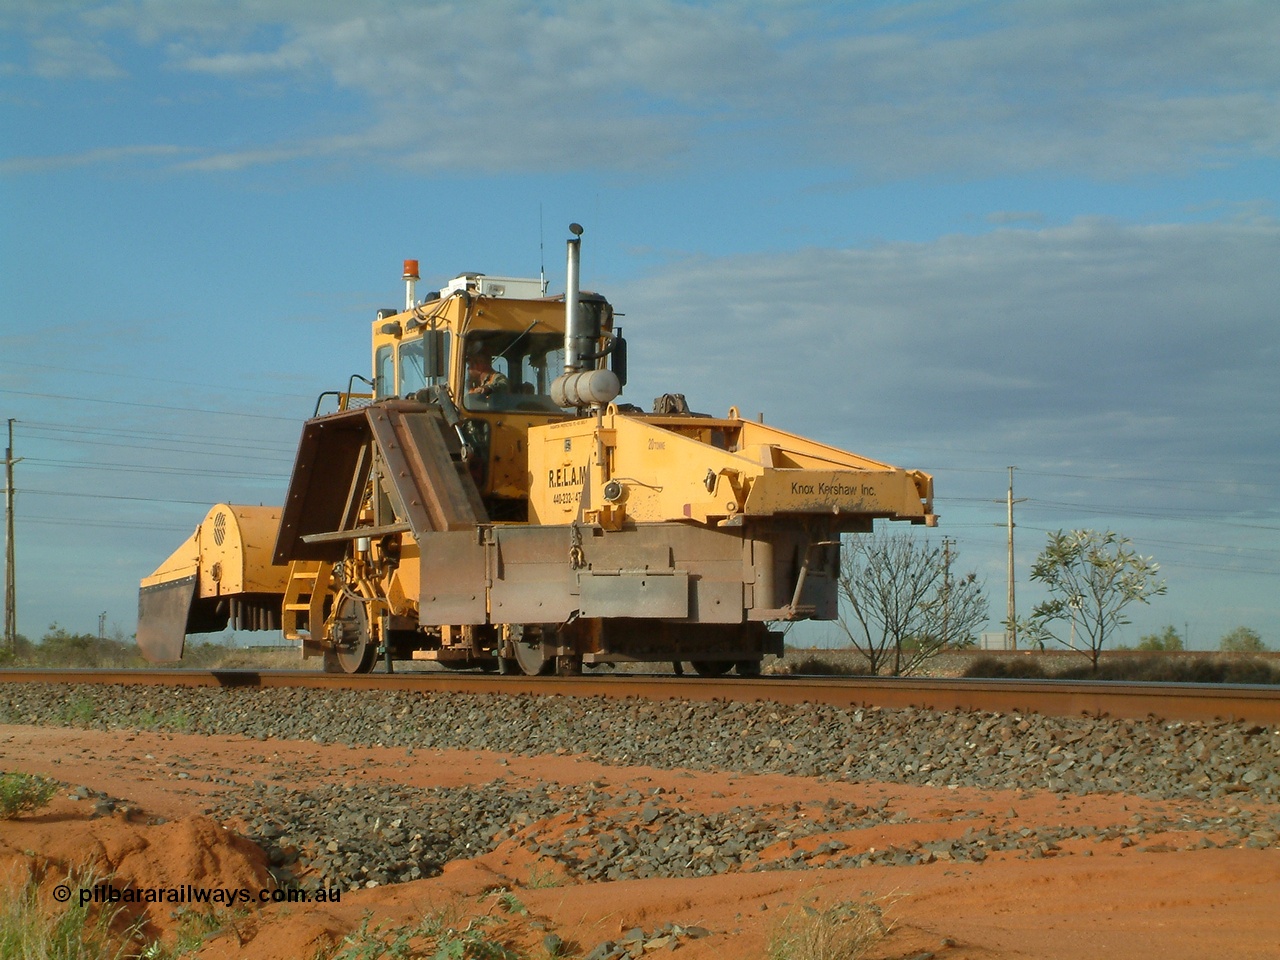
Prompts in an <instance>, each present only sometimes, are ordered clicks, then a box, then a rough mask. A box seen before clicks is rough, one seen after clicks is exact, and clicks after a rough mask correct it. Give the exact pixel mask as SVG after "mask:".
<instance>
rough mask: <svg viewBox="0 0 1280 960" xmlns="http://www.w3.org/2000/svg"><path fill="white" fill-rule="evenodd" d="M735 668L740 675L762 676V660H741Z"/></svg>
mask: <svg viewBox="0 0 1280 960" xmlns="http://www.w3.org/2000/svg"><path fill="white" fill-rule="evenodd" d="M733 669H734V671H735V672H737V674H738V676H740V677H758V676H760V661H759V660H739V661H738V662H737V663H735V664H734V665H733Z"/></svg>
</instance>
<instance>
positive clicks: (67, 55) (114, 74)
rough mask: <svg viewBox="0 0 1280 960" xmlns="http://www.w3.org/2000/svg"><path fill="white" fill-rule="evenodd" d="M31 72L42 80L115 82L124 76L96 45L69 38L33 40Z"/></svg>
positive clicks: (90, 41) (98, 44)
mask: <svg viewBox="0 0 1280 960" xmlns="http://www.w3.org/2000/svg"><path fill="white" fill-rule="evenodd" d="M31 72H32V73H34V74H35V75H36V76H37V77H40V78H42V79H44V80H118V79H120V78H121V77H123V76H124V75H125V73H124V71H123V70H121V69H120V67H119V66H117V65H116V63H115V62H114V61H113V60H112V58H111V57H110V56H109V55H108V54H107V52H106V51H105V50H103V49H102V45H101V44H100V43H99V42H96V41H93V40H86V39H80V38H76V37H68V36H44V37H37V38H36V39H34V40H33V41H32V43H31Z"/></svg>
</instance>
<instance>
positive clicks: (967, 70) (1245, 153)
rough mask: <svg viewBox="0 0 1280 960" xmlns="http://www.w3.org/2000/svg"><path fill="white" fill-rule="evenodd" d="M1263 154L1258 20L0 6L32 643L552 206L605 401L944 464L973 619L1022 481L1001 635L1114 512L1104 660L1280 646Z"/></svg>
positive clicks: (1277, 62)
mask: <svg viewBox="0 0 1280 960" xmlns="http://www.w3.org/2000/svg"><path fill="white" fill-rule="evenodd" d="M1278 161H1280V5H1276V4H1274V3H1271V2H1256V3H1248V2H1218V3H1214V2H1199V3H1178V2H1121V3H1117V2H1114V0H1111V2H1086V0H1081V2H1071V0H1057V2H1043V0H1035V2H996V3H985V4H959V3H948V2H941V0H939V2H921V3H861V4H859V3H843V4H827V3H806V2H799V0H796V2H773V3H764V2H733V3H677V2H671V0H631V2H626V3H609V2H599V3H591V4H569V3H541V4H530V3H514V2H510V3H508V2H477V3H458V4H449V3H420V2H418V3H411V2H400V0H381V2H366V3H361V4H359V5H354V4H348V3H337V2H316V0H291V2H287V0H256V2H247V0H246V2H220V0H218V2H215V0H204V2H201V0H187V2H183V3H170V2H162V0H130V2H123V0H121V2H111V0H107V2H102V3H79V2H58V0H0V224H3V232H2V234H0V244H2V246H0V296H2V299H0V303H2V304H3V306H2V307H0V421H2V420H7V419H9V418H14V419H16V420H17V421H18V423H17V424H16V426H15V448H16V450H15V452H16V454H17V455H18V456H22V457H24V458H25V459H24V461H23V462H22V463H20V464H19V465H18V467H17V475H18V480H17V484H16V488H17V491H18V493H17V504H18V506H17V510H16V522H17V530H18V544H17V547H18V587H19V594H18V604H19V606H18V617H19V630H20V631H21V632H23V633H25V634H27V635H29V636H35V637H38V636H39V635H41V634H42V633H43V631H44V629H45V628H46V627H47V626H48V625H49V624H50V623H51V622H53V621H57V622H58V623H59V624H61V625H63V626H64V627H66V628H68V629H70V630H74V631H93V630H96V627H97V623H98V616H99V614H100V613H105V614H106V624H107V628H108V630H109V631H110V630H112V629H118V630H121V631H123V632H124V633H125V634H130V633H132V631H133V629H134V621H135V616H136V583H137V580H138V578H140V577H141V576H144V575H146V574H147V573H149V572H150V571H151V570H152V569H153V568H154V567H155V565H156V564H157V563H158V562H159V561H160V560H161V559H163V558H164V557H165V556H166V555H167V554H168V553H169V551H170V550H171V549H173V547H175V546H176V545H177V544H178V543H179V542H180V541H181V539H182V538H183V537H185V536H186V535H187V534H188V533H189V532H190V530H191V529H192V528H193V527H194V526H195V525H196V523H197V522H198V521H199V520H200V519H201V518H202V516H203V514H204V509H205V508H206V507H207V506H208V505H211V504H212V503H214V502H217V501H220V500H231V501H233V502H248V503H257V502H266V503H273V502H279V501H280V499H281V498H282V496H283V488H284V486H285V483H286V482H287V476H288V470H289V464H290V462H291V459H292V451H293V448H294V445H295V444H296V439H297V435H298V429H299V425H300V421H301V420H302V419H303V418H305V417H306V416H307V415H308V414H309V413H310V411H311V409H312V407H313V404H314V398H315V396H316V395H317V394H318V393H319V392H321V391H322V390H328V389H334V388H336V387H339V386H342V385H344V384H345V383H346V380H347V377H348V376H349V375H350V374H352V373H356V372H359V373H367V367H368V365H369V361H368V348H367V338H368V329H369V326H368V323H369V320H370V319H371V317H372V316H373V313H374V311H375V310H376V309H377V308H378V307H381V306H393V305H396V304H397V303H399V302H401V300H402V297H403V293H402V291H401V289H400V284H399V279H398V278H399V273H400V263H401V261H402V260H404V259H405V258H417V259H418V260H420V261H421V264H422V270H423V277H424V282H425V283H428V284H432V283H433V282H437V281H443V280H445V279H447V278H449V277H451V276H453V275H455V274H457V273H459V272H461V271H464V270H481V271H484V272H487V273H492V274H503V275H528V276H532V275H536V274H537V272H538V269H539V266H540V264H541V263H542V262H543V260H545V263H546V266H547V272H548V275H549V276H550V277H551V278H552V289H553V290H557V289H562V286H563V281H562V279H561V277H562V273H563V267H562V260H563V252H562V251H563V240H564V237H565V236H566V234H565V225H566V224H567V223H568V222H569V221H570V220H576V221H578V222H581V223H582V224H584V225H585V227H586V234H585V236H584V246H583V279H584V284H585V285H587V286H589V287H592V288H595V289H598V290H600V291H601V292H604V293H605V294H606V295H607V296H609V298H610V299H611V300H612V301H613V302H614V303H615V305H616V306H617V307H618V309H619V310H621V311H623V312H624V313H625V314H626V315H627V316H626V320H625V325H626V330H627V334H628V339H629V340H630V342H631V357H632V359H631V367H632V379H631V383H630V384H629V387H628V392H627V399H630V400H631V401H632V402H636V403H639V404H642V405H645V406H647V405H648V403H649V402H650V400H651V398H652V397H654V396H657V395H659V394H661V393H664V392H672V391H676V392H683V393H685V394H687V395H688V396H689V398H690V401H691V403H692V404H693V406H694V407H695V409H699V410H704V411H707V412H714V413H723V412H724V411H726V410H727V409H728V407H729V406H730V405H731V404H736V405H737V406H739V407H740V408H741V409H742V410H743V411H746V412H749V413H755V412H763V413H764V414H765V416H766V419H767V420H768V421H769V422H771V423H775V424H777V425H779V426H782V427H784V428H786V429H790V430H794V431H796V432H799V433H803V434H807V435H809V436H813V437H815V438H817V439H820V440H823V441H825V442H829V443H834V444H837V445H840V446H843V447H846V448H848V449H852V450H855V451H857V452H858V453H862V454H865V455H868V456H872V457H875V458H877V459H882V460H888V461H890V462H895V463H899V464H901V465H903V466H911V467H917V468H920V469H925V470H929V471H931V472H932V473H933V474H934V475H935V482H936V488H937V493H938V498H939V500H938V509H939V512H940V513H941V514H942V517H943V522H942V526H941V528H940V529H939V530H937V531H935V532H934V533H933V534H932V535H933V536H934V537H938V538H940V537H941V536H944V535H946V536H950V537H953V538H954V539H955V540H956V544H957V547H958V550H959V564H960V566H961V567H962V568H964V569H975V570H977V571H978V573H979V575H980V576H981V577H982V578H983V579H984V580H985V581H986V584H987V587H988V590H989V593H990V597H991V608H992V611H993V612H994V613H995V614H996V616H997V618H998V617H1000V616H1002V615H1003V610H1004V598H1005V530H1004V528H1003V522H1004V507H1003V504H1002V503H996V502H995V501H999V500H1002V499H1003V497H1004V495H1005V488H1006V485H1007V471H1006V467H1007V466H1008V465H1016V466H1017V467H1018V471H1017V473H1016V480H1015V487H1016V489H1015V494H1016V495H1017V496H1018V497H1025V498H1026V501H1025V502H1024V503H1021V504H1019V506H1018V513H1017V521H1018V529H1017V548H1018V563H1017V579H1018V585H1017V588H1018V598H1019V609H1020V611H1022V612H1024V613H1025V612H1026V611H1028V610H1029V609H1030V607H1031V605H1032V604H1033V603H1034V602H1035V601H1036V600H1037V599H1040V598H1041V595H1040V594H1039V592H1038V588H1037V586H1036V585H1035V584H1033V583H1030V582H1028V580H1027V577H1028V573H1029V570H1030V565H1031V562H1032V560H1033V559H1034V557H1035V554H1036V553H1037V552H1038V550H1039V549H1040V547H1041V546H1042V545H1043V543H1044V540H1045V535H1046V533H1047V532H1048V531H1051V530H1057V529H1060V528H1062V529H1072V528H1079V527H1092V528H1096V529H1114V530H1117V531H1118V532H1120V533H1122V534H1124V535H1126V536H1128V537H1130V538H1132V539H1133V540H1134V542H1135V545H1136V546H1137V548H1138V549H1139V551H1140V552H1141V553H1143V554H1145V555H1151V556H1154V557H1155V558H1156V559H1157V560H1158V561H1159V562H1160V563H1161V566H1162V574H1163V576H1164V577H1165V578H1166V579H1167V581H1168V594H1167V596H1165V597H1161V598H1157V599H1156V600H1155V601H1153V603H1152V604H1151V606H1150V607H1141V608H1138V609H1137V610H1135V611H1134V614H1133V616H1134V624H1133V625H1132V626H1130V627H1128V628H1126V629H1125V631H1124V634H1123V636H1122V637H1121V638H1120V639H1121V640H1122V641H1126V642H1129V643H1135V642H1136V641H1137V639H1138V638H1139V637H1140V636H1141V635H1142V634H1143V633H1148V632H1154V631H1156V630H1159V629H1160V628H1162V627H1163V626H1164V625H1165V624H1173V625H1175V626H1176V627H1177V628H1178V630H1179V632H1183V631H1184V630H1185V631H1187V632H1188V633H1189V636H1190V640H1191V644H1192V645H1193V646H1195V647H1200V648H1207V647H1211V646H1213V645H1215V644H1216V642H1217V639H1218V638H1219V637H1221V636H1222V635H1223V634H1224V633H1226V632H1227V631H1228V630H1230V629H1231V628H1233V627H1235V626H1237V625H1245V626H1250V627H1252V628H1254V629H1256V630H1258V631H1260V632H1261V633H1262V634H1263V637H1264V639H1266V640H1268V641H1269V642H1270V643H1271V645H1272V646H1273V647H1280V600H1277V594H1278V593H1280V589H1278V587H1280V547H1278V546H1277V541H1278V538H1277V531H1278V530H1280V511H1278V510H1277V508H1276V497H1277V493H1278V492H1280V483H1278V482H1277V480H1276V477H1277V475H1278V473H1280V471H1278V470H1277V468H1278V467H1280V376H1278V375H1277V363H1278V361H1280V356H1278V350H1277V348H1278V346H1280V316H1278V311H1280V308H1277V304H1280V221H1278V219H1277V218H1278V216H1280V213H1278V210H1277V198H1278V194H1280V162H1278ZM540 243H541V244H543V245H544V246H545V254H543V253H540V250H539V246H540ZM0 425H2V424H0ZM991 629H998V628H997V627H996V626H995V625H992V627H991ZM811 635H812V636H814V637H815V638H816V639H820V638H821V635H822V631H821V630H818V631H816V632H815V633H813V634H811Z"/></svg>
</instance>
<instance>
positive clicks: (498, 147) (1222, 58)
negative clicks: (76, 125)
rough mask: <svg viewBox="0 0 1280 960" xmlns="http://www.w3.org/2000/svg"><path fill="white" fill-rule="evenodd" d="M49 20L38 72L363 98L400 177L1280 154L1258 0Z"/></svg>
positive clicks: (648, 6) (363, 123)
mask: <svg viewBox="0 0 1280 960" xmlns="http://www.w3.org/2000/svg"><path fill="white" fill-rule="evenodd" d="M67 20H68V18H66V17H62V18H58V19H56V20H55V19H49V20H47V21H45V22H43V24H42V30H43V32H37V33H35V34H34V35H33V38H32V41H31V42H32V45H33V49H34V50H37V51H38V50H43V51H45V53H44V55H43V59H42V60H40V62H41V63H43V64H44V66H42V67H41V68H40V69H42V70H43V71H46V75H48V76H65V75H68V74H67V71H70V70H72V69H73V66H72V65H73V64H78V69H79V70H81V71H85V70H88V71H95V70H96V71H99V73H97V74H96V75H99V76H106V75H109V72H110V71H112V70H116V69H118V68H117V67H116V66H115V63H117V62H123V60H124V57H125V56H126V55H127V52H128V51H127V50H123V49H119V50H113V49H108V48H106V47H105V45H106V44H107V43H108V41H109V40H110V42H112V43H115V44H119V42H120V41H119V40H118V37H119V36H120V30H121V29H122V28H123V29H128V30H131V31H132V32H133V34H134V36H135V37H136V38H137V40H138V42H140V43H142V44H144V45H155V46H158V47H160V48H162V50H164V51H165V52H166V53H167V56H168V58H169V64H170V67H171V68H172V69H174V70H176V71H178V72H180V73H185V74H186V75H187V76H188V77H189V78H190V80H191V81H192V82H204V83H218V84H228V83H235V84H243V85H248V86H249V87H250V88H252V87H253V85H255V84H259V83H263V82H270V83H273V84H276V83H279V82H280V81H281V80H289V81H290V82H300V83H301V85H302V86H304V87H305V88H306V89H307V90H310V91H311V92H312V93H313V94H317V95H323V92H324V86H325V85H327V86H328V87H329V88H330V89H331V90H333V91H337V92H340V93H342V94H344V95H354V96H355V97H356V98H357V99H358V100H359V101H362V102H363V105H364V106H363V107H362V108H360V109H357V110H353V111H349V112H348V114H347V115H346V116H345V118H344V119H343V120H342V121H340V122H343V123H345V129H344V130H337V129H334V128H333V127H332V126H331V127H330V129H331V130H333V132H335V133H340V134H341V135H342V136H345V137H346V138H347V139H348V142H349V143H350V145H351V147H350V148H351V149H352V150H353V151H355V152H356V154H357V155H358V156H361V157H362V158H363V157H364V153H363V151H364V150H366V149H367V150H370V151H372V150H373V149H374V148H373V145H374V144H376V143H380V142H381V143H385V142H386V137H387V135H388V133H389V132H393V133H394V137H393V140H392V142H393V144H394V145H395V146H396V147H397V148H398V149H396V150H389V151H382V152H380V153H378V154H376V156H378V157H379V158H381V159H383V160H385V162H388V163H396V162H400V163H404V164H406V165H408V166H411V167H415V168H424V169H453V170H456V169H468V168H470V167H472V166H473V165H474V164H476V163H477V162H478V163H479V164H480V166H481V167H483V168H485V169H490V170H523V169H547V168H556V169H561V168H564V167H566V166H568V167H580V166H582V165H583V163H584V159H585V158H589V162H590V163H591V164H593V165H595V166H596V167H605V168H623V169H626V168H632V167H641V166H649V165H652V164H655V163H657V164H671V163H685V162H692V159H693V158H697V159H698V161H699V162H704V161H705V160H706V159H707V158H715V159H716V161H717V162H727V163H734V162H739V161H740V160H741V159H742V158H743V157H744V156H747V155H753V154H760V153H761V152H762V151H763V152H771V153H774V154H778V153H780V154H783V155H787V156H789V159H790V160H791V161H793V162H794V161H802V162H810V161H817V162H822V163H827V164H836V165H840V166H846V167H849V168H851V169H854V170H857V171H860V172H861V174H862V175H863V176H869V177H876V178H884V177H891V176H899V175H902V174H910V173H922V172H932V171H937V170H943V169H945V170H951V171H955V170H964V171H967V172H969V173H975V172H981V173H992V172H1019V171H1037V170H1043V169H1052V170H1058V171H1061V170H1072V171H1080V172H1085V173H1088V174H1090V175H1095V176H1098V175H1100V176H1107V177H1123V176H1127V175H1131V174H1134V173H1138V172H1144V171H1167V170H1182V169H1190V168H1194V167H1196V166H1200V165H1204V164H1212V163H1217V162H1224V161H1231V160H1234V159H1235V158H1238V157H1248V156H1265V157H1275V156H1277V155H1280V95H1278V92H1277V77H1276V73H1275V69H1274V65H1275V63H1276V62H1277V61H1278V60H1280V39H1278V38H1280V7H1277V6H1275V5H1269V4H1220V5H1214V6H1212V7H1211V8H1204V7H1200V6H1199V5H1174V4H1167V3H1136V4H1124V5H1121V6H1117V5H1115V4H1111V3H1100V2H1093V0H1080V2H1075V3H1058V4H1052V5H1049V4H1044V3H1041V2H1029V0H1023V2H1006V3H998V4H992V5H987V6H984V7H981V8H978V9H970V8H967V7H965V8H959V7H953V6H950V5H945V4H943V5H939V4H929V5H911V6H906V7H901V8H889V9H887V10H879V11H873V12H868V11H864V10H860V9H859V8H856V7H854V8H847V7H843V6H834V7H833V6H830V5H824V4H803V3H797V4H787V5H777V4H773V3H767V2H763V0H761V2H743V3H735V4H712V5H693V4H687V3H680V2H675V0H644V2H631V0H629V2H626V3H623V2H615V3H605V2H601V3H592V4H569V3H567V2H557V3H547V4H543V5H540V6H538V7H530V6H528V5H525V4H519V3H515V2H510V0H507V2H489V3H483V4H459V3H440V4H432V5H430V6H425V7H424V6H422V5H420V4H417V3H410V2H408V0H403V2H399V0H384V2H379V3H370V4H365V5H362V6H361V7H359V8H358V9H357V8H352V7H351V6H350V5H348V4H343V3H337V2H332V3H315V4H311V3H302V2H283V0H282V2H274V3H271V2H249V0H243V2H241V3H239V4H231V5H228V4H225V3H213V2H192V3H183V4H176V5H175V4H169V3H159V2H154V0H152V2H141V3H139V2H133V0H131V2H128V3H122V2H117V3H108V4H106V5H104V6H102V7H99V8H95V9H94V10H92V11H86V12H84V13H82V15H81V16H80V17H79V18H78V19H76V18H71V22H70V23H68V22H66V21H67ZM104 49H105V51H106V52H104ZM108 54H110V56H109V55H108ZM317 84H319V85H320V86H316V85H317ZM247 108H248V109H266V108H265V107H263V106H261V105H260V104H256V103H255V102H253V101H250V102H249V104H248V105H247ZM307 120H308V116H307V115H306V114H305V113H304V114H302V115H299V116H298V117H296V119H295V121H294V122H293V123H292V124H289V125H286V127H285V128H284V129H282V130H281V131H280V138H281V139H280V141H279V142H277V143H269V142H265V143H264V142H259V143H256V144H250V145H247V146H246V147H245V149H244V158H243V159H242V160H241V161H239V165H241V166H247V165H251V164H256V163H271V162H280V158H281V157H292V156H293V155H294V151H292V150H288V149H283V150H282V145H283V144H284V143H285V142H286V141H297V140H299V139H306V138H299V137H298V136H297V134H298V131H299V129H300V127H301V125H302V124H305V123H306V122H307ZM316 145H317V149H318V150H319V155H320V156H324V155H325V153H324V147H323V145H322V144H321V143H320V141H316ZM220 162H222V163H226V162H227V161H225V160H223V161H220Z"/></svg>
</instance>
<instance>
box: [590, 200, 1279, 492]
mask: <svg viewBox="0 0 1280 960" xmlns="http://www.w3.org/2000/svg"><path fill="white" fill-rule="evenodd" d="M1277 262H1280V225H1278V224H1277V223H1276V222H1275V221H1269V222H1266V223H1261V224H1257V223H1255V224H1236V223H1217V224H1208V225H1186V226H1156V227H1136V226H1125V225H1121V224H1115V223H1110V222H1106V221H1100V220H1081V221H1077V222H1075V223H1072V224H1070V225H1068V226H1065V227H1061V228H1056V229H1044V230H1001V231H997V232H995V233H992V234H988V235H985V236H980V237H967V236H951V237H945V238H942V239H940V240H938V241H936V242H932V243H926V244H891V245H884V246H880V247H874V248H869V249H850V250H810V251H803V252H800V253H794V254H782V255H777V254H775V255H770V256H769V257H742V258H727V259H722V260H707V259H700V260H698V261H695V262H689V263H676V264H673V265H671V266H669V267H667V268H664V269H662V270H659V271H656V272H655V274H654V275H653V276H650V277H647V278H645V279H644V280H643V281H641V282H637V283H634V284H630V285H628V286H627V288H626V289H625V290H623V291H615V299H617V300H618V302H620V303H621V304H622V305H623V309H625V310H626V312H627V314H628V316H629V318H630V322H631V333H632V334H634V335H635V342H634V344H633V347H632V355H633V358H636V369H637V371H644V372H643V373H641V374H638V375H637V376H636V377H635V378H633V379H634V380H635V381H636V384H635V388H634V389H635V390H636V392H637V395H638V396H640V397H641V400H642V401H643V402H647V398H648V394H649V393H650V392H652V393H654V394H655V395H656V394H657V393H660V392H663V391H664V390H676V389H681V387H680V385H681V384H685V385H687V384H698V389H697V393H698V394H699V396H697V397H692V396H691V398H690V399H691V400H692V401H693V402H694V403H695V405H698V406H700V408H702V409H709V410H710V411H711V412H719V411H720V410H721V408H727V406H728V404H730V403H748V402H749V403H753V404H762V405H763V406H764V407H765V409H776V410H778V411H779V415H778V419H779V420H781V421H784V422H792V423H796V422H801V423H802V422H809V423H814V424H815V425H817V427H818V428H819V429H821V430H822V431H823V432H824V434H825V438H826V439H829V440H833V441H836V442H847V441H848V440H849V436H848V435H849V434H851V433H854V435H868V434H869V435H873V436H874V437H876V438H879V439H880V440H881V441H885V442H890V443H898V442H901V440H900V438H902V437H903V436H910V437H911V438H912V441H911V442H913V443H918V444H921V445H924V446H926V447H928V446H933V447H938V446H942V447H944V448H945V446H946V444H947V443H948V442H952V441H954V439H955V438H958V437H964V438H965V444H966V445H967V446H968V447H969V448H971V449H973V450H981V451H986V452H987V453H989V454H991V455H997V454H999V452H1000V451H1003V450H1009V449H1011V448H1013V449H1016V450H1018V451H1020V453H1021V454H1022V455H1023V456H1027V457H1038V458H1048V457H1055V456H1062V455H1064V454H1066V455H1069V456H1071V457H1072V458H1076V459H1087V460H1090V461H1123V460H1125V459H1126V458H1130V457H1133V456H1147V457H1166V456H1175V457H1180V458H1193V459H1211V460H1215V461H1217V462H1230V461H1234V460H1239V459H1245V458H1253V459H1256V458H1257V457H1259V456H1261V457H1263V458H1265V459H1266V460H1267V461H1268V462H1271V461H1275V463H1274V464H1273V465H1274V466H1275V467H1276V468H1280V381H1277V380H1276V377H1275V372H1274V363H1275V359H1276V356H1277V354H1278V353H1280V327H1277V325H1276V323H1275V315H1274V304H1275V303H1277V302H1280V275H1277V272H1276V271H1275V270H1274V264H1275V263H1277ZM677 337H678V338H679V342H680V343H681V344H682V347H681V350H680V352H679V354H672V353H671V352H670V351H669V349H668V348H667V346H666V345H667V344H669V343H670V342H673V341H674V340H675V339H676V338H677ZM743 384H750V385H751V388H750V390H749V396H748V394H747V393H744V387H743ZM633 402H637V401H633ZM852 425H856V431H855V428H854V426H852ZM870 452H871V454H872V455H873V456H874V455H876V454H875V452H874V451H870Z"/></svg>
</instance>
